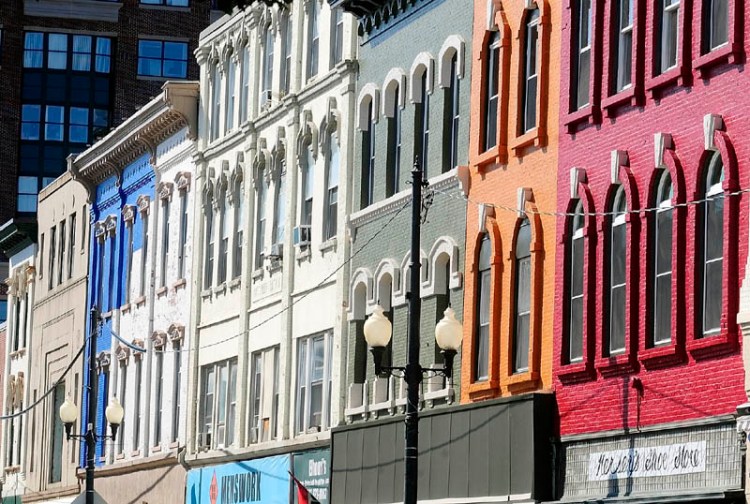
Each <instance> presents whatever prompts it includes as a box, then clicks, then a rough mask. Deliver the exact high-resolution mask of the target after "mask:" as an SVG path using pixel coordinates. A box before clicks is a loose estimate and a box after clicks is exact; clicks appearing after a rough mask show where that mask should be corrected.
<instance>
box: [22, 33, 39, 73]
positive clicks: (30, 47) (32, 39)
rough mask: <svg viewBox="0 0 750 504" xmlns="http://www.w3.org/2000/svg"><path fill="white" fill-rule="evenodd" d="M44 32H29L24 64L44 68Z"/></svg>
mask: <svg viewBox="0 0 750 504" xmlns="http://www.w3.org/2000/svg"><path fill="white" fill-rule="evenodd" d="M43 49H44V34H42V33H27V34H26V38H25V39H24V52H23V66H24V67H25V68H42V63H43V59H44V51H43Z"/></svg>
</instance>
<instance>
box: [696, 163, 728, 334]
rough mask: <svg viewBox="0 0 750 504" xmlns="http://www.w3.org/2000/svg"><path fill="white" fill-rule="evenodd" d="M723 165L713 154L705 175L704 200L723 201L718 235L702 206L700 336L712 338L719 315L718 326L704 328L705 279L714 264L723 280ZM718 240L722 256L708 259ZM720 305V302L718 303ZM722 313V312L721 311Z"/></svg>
mask: <svg viewBox="0 0 750 504" xmlns="http://www.w3.org/2000/svg"><path fill="white" fill-rule="evenodd" d="M717 169H719V170H721V174H720V175H719V176H718V177H716V170H717ZM724 174H725V171H724V165H723V162H722V159H721V155H720V154H718V153H716V154H714V156H713V158H712V159H711V161H710V163H709V166H708V172H707V174H706V196H705V198H706V200H708V199H713V200H718V199H723V200H724V204H723V206H722V215H721V217H722V218H721V229H720V231H719V233H716V231H712V230H711V229H709V227H708V226H709V223H708V215H707V214H708V211H709V206H708V201H707V202H706V203H704V204H703V265H702V266H703V267H702V272H701V273H702V275H703V281H702V282H701V283H702V287H703V296H702V297H701V303H702V306H701V312H702V313H701V315H702V316H701V329H702V332H701V334H702V335H703V336H714V335H716V334H719V333H720V332H721V314H720V315H719V321H718V325H717V326H715V327H706V298H707V296H708V292H707V286H706V284H707V278H708V269H709V266H710V265H712V264H716V263H721V267H722V278H723V268H724V253H723V243H724V228H723V225H724V218H725V212H726V208H725V206H724V205H726V199H725V197H724ZM711 181H715V182H714V183H713V184H711V185H708V184H710V183H711ZM717 234H720V235H721V240H718V236H716V235H717ZM715 240H718V241H719V242H721V243H722V255H721V256H720V257H715V258H711V259H708V258H707V256H708V244H709V243H711V242H712V241H715ZM722 283H723V282H722ZM719 290H720V291H722V290H723V289H722V286H721V285H720V286H719ZM720 303H721V301H720ZM722 311H723V310H722Z"/></svg>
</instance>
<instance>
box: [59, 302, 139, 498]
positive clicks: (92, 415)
mask: <svg viewBox="0 0 750 504" xmlns="http://www.w3.org/2000/svg"><path fill="white" fill-rule="evenodd" d="M100 323H101V319H100V317H99V310H97V308H96V307H94V308H92V309H91V331H90V332H91V336H90V337H89V361H88V374H89V383H88V386H87V387H86V394H87V396H88V425H87V427H86V433H85V434H73V433H72V430H73V424H75V422H76V420H77V419H78V407H77V406H76V405H75V404H74V403H73V401H71V400H70V398H67V399H66V400H65V402H64V403H63V404H62V406H60V420H62V422H63V424H65V434H66V435H67V437H68V440H70V439H83V440H84V441H85V442H86V504H94V467H95V465H94V460H95V457H96V442H97V441H98V440H101V439H111V440H113V441H114V440H115V439H116V437H117V429H118V427H119V426H120V424H121V423H122V417H123V415H124V413H125V412H124V411H123V409H122V406H121V405H120V402H119V401H118V400H117V398H115V397H113V398H112V400H111V401H110V402H109V405H108V406H107V409H106V410H105V411H104V414H105V416H106V418H107V422H108V423H109V428H110V430H111V432H112V435H111V436H107V435H99V434H97V433H96V405H97V397H96V389H97V387H96V384H97V377H96V364H95V363H94V359H95V358H96V338H97V336H98V335H99V326H100Z"/></svg>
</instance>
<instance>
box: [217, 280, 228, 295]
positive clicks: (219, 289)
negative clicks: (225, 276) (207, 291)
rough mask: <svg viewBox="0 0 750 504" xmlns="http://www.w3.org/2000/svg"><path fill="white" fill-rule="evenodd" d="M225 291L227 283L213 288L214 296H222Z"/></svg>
mask: <svg viewBox="0 0 750 504" xmlns="http://www.w3.org/2000/svg"><path fill="white" fill-rule="evenodd" d="M226 290H227V283H226V282H221V283H220V284H219V285H217V286H216V287H214V294H223V293H224V292H226Z"/></svg>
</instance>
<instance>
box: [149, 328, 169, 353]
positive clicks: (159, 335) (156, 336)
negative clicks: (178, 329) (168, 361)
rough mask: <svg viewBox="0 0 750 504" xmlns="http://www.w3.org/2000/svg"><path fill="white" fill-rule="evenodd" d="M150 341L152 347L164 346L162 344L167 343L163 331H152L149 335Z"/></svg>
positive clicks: (165, 334) (159, 347)
mask: <svg viewBox="0 0 750 504" xmlns="http://www.w3.org/2000/svg"><path fill="white" fill-rule="evenodd" d="M151 341H152V342H153V344H154V348H157V349H161V348H164V345H165V344H166V343H167V333H165V332H164V331H154V332H153V334H152V335H151Z"/></svg>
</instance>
